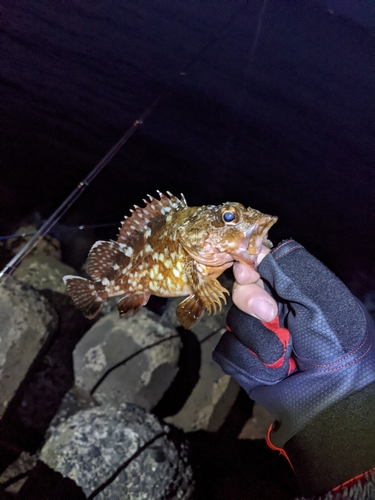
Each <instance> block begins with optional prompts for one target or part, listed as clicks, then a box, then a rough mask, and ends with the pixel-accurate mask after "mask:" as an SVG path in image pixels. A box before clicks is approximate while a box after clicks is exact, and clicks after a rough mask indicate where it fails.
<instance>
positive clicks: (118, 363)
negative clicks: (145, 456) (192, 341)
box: [73, 308, 180, 410]
mask: <svg viewBox="0 0 375 500" xmlns="http://www.w3.org/2000/svg"><path fill="white" fill-rule="evenodd" d="M170 337H171V338H170ZM155 343H156V344H157V345H154V346H153V347H151V348H150V349H147V348H146V347H147V346H151V345H152V344H155ZM144 348H146V349H144ZM142 349H144V350H143V351H142V352H139V353H138V354H135V353H137V351H140V350H142ZM179 353H180V339H179V336H178V334H177V332H176V330H175V329H174V328H172V327H171V326H170V324H168V323H167V322H166V321H164V320H161V319H160V318H159V317H158V316H157V315H156V314H154V313H152V312H151V311H148V310H147V309H146V308H142V309H141V310H140V311H139V312H138V313H137V314H136V315H135V316H133V317H131V318H128V319H121V318H120V317H119V314H118V312H117V311H114V312H112V313H110V314H108V315H106V316H104V317H103V318H101V319H100V320H99V321H98V322H97V323H95V325H94V326H92V328H91V329H90V330H89V331H88V332H87V333H86V335H85V336H84V337H83V338H82V339H81V340H80V342H79V343H78V344H77V346H76V348H75V350H74V353H73V360H74V372H75V380H76V385H77V386H78V387H80V388H82V389H83V390H86V391H88V392H90V391H92V392H93V395H94V397H95V399H96V400H97V401H99V402H100V403H103V402H112V403H113V404H118V403H120V402H131V403H135V404H137V405H139V406H142V407H143V408H145V409H146V410H150V409H151V408H152V407H153V406H155V405H156V404H157V403H158V401H159V400H160V399H161V397H162V396H163V394H164V392H165V391H166V389H167V388H168V387H169V386H170V384H171V382H172V381H173V379H174V377H175V375H176V373H177V371H178V368H177V364H178V359H179ZM133 355H134V357H133ZM129 357H130V358H129ZM102 378H103V380H102ZM97 384H99V385H97ZM93 389H94V390H93Z"/></svg>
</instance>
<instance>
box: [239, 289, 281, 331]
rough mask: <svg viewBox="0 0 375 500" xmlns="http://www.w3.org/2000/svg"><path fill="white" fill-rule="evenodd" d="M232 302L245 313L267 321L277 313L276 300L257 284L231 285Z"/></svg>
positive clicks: (272, 318)
mask: <svg viewBox="0 0 375 500" xmlns="http://www.w3.org/2000/svg"><path fill="white" fill-rule="evenodd" d="M232 299H233V302H234V304H235V305H236V306H237V307H238V309H240V310H241V311H243V312H244V313H246V314H250V315H251V316H254V317H255V318H257V319H260V320H261V321H265V322H267V323H268V322H269V321H272V320H274V319H275V317H276V315H277V304H276V301H275V300H274V299H273V298H272V297H271V296H270V295H269V294H268V293H267V292H266V291H265V290H264V289H263V288H262V287H261V286H259V284H256V283H250V284H247V285H239V284H238V283H235V284H234V285H233V293H232Z"/></svg>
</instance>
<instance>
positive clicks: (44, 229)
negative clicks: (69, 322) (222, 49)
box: [0, 0, 267, 284]
mask: <svg viewBox="0 0 375 500" xmlns="http://www.w3.org/2000/svg"><path fill="white" fill-rule="evenodd" d="M266 3H267V0H264V2H263V6H262V8H261V10H260V14H259V19H258V26H257V31H256V35H255V38H254V41H253V44H252V56H254V53H255V48H256V46H257V44H258V39H259V34H260V29H261V23H262V18H263V15H264V11H265V7H266ZM242 9H243V5H242V6H241V7H240V8H239V9H237V10H236V12H235V13H234V14H233V15H232V16H231V17H230V18H229V20H228V21H227V22H226V23H224V25H223V26H222V27H221V28H220V29H219V30H218V31H217V32H216V33H215V34H214V36H213V37H212V38H211V39H210V40H209V41H208V42H207V43H206V44H204V46H203V47H202V49H201V50H200V51H199V52H198V53H197V54H195V55H194V56H192V58H191V59H190V62H189V63H188V64H187V66H186V67H185V71H180V73H179V75H180V76H185V75H186V74H187V72H186V70H187V69H188V68H189V67H191V65H192V64H193V63H195V62H196V61H197V60H199V58H200V57H201V55H202V54H203V53H204V52H205V51H206V50H207V48H208V47H210V46H211V45H212V43H213V42H214V41H215V40H216V39H217V38H218V36H219V35H220V34H221V33H222V32H223V31H224V30H225V29H226V28H227V27H228V26H230V25H231V23H232V22H233V20H234V19H235V18H236V17H237V15H238V14H239V12H240V11H241V10H242ZM167 80H168V78H167ZM169 91H170V90H169V86H168V87H167V89H166V90H164V91H163V92H162V93H161V94H160V95H159V96H158V97H157V98H156V99H155V100H154V101H153V103H152V104H151V105H150V106H149V107H148V108H147V109H146V111H145V112H144V113H143V114H142V115H141V116H140V117H139V118H138V119H136V120H135V121H134V122H133V124H132V126H131V127H130V128H129V129H128V130H127V131H126V132H125V134H124V135H123V136H122V137H121V138H120V140H119V141H118V142H117V143H116V144H115V145H114V146H113V147H112V148H111V149H110V150H109V151H108V153H107V154H106V155H105V156H104V157H103V158H102V159H101V160H100V161H99V163H97V165H95V167H94V168H93V169H92V170H91V171H90V173H89V174H88V175H87V176H86V177H85V178H84V179H83V180H82V181H81V182H79V183H78V185H77V186H76V187H75V189H74V190H73V191H72V192H71V193H70V195H69V196H68V197H67V198H66V199H65V200H64V201H63V203H61V205H60V206H59V207H58V208H57V209H56V210H55V211H54V212H53V214H52V215H51V216H50V217H49V218H48V219H47V220H46V221H45V222H44V223H43V224H42V226H41V227H40V228H39V229H38V230H37V232H36V233H35V234H34V235H33V236H32V237H31V238H30V240H29V241H28V242H27V243H26V244H25V245H24V246H23V247H22V248H21V249H20V251H19V252H18V253H17V254H16V255H15V256H14V257H13V258H12V259H11V260H10V261H9V262H8V264H6V266H5V267H4V268H3V269H2V270H1V271H0V284H1V282H2V281H3V280H4V279H5V278H6V277H7V276H9V275H11V274H12V273H13V272H14V271H15V270H16V268H17V265H18V264H20V262H21V261H22V260H23V259H24V258H25V257H26V255H27V254H28V253H29V252H31V250H32V249H33V248H34V247H35V246H36V245H37V244H38V243H39V242H40V240H41V239H42V238H43V236H45V235H46V234H47V233H48V232H49V231H50V230H51V228H52V227H53V226H54V225H55V224H56V223H57V222H58V221H59V220H60V219H61V217H62V216H63V215H64V214H65V213H66V212H67V210H68V209H69V208H70V207H71V206H72V204H73V203H74V202H75V201H76V200H77V199H78V198H79V196H81V194H82V193H83V191H85V190H86V188H87V187H88V186H89V185H90V183H91V182H92V181H93V180H94V179H95V177H96V176H97V175H98V174H99V173H100V172H101V171H102V170H103V168H104V167H105V166H106V165H107V164H108V163H109V162H110V160H111V159H112V158H113V157H114V156H115V155H116V154H117V153H118V151H119V150H120V149H121V148H122V146H123V145H124V144H125V143H126V142H127V141H128V140H129V139H130V137H131V136H132V135H133V134H134V133H135V131H136V130H137V129H138V128H139V126H141V125H143V123H144V120H145V119H146V118H147V117H148V116H149V115H150V114H151V113H152V111H153V110H154V108H155V107H156V106H157V105H158V104H159V103H160V101H161V100H162V98H163V97H164V96H165V95H166V94H168V92H169Z"/></svg>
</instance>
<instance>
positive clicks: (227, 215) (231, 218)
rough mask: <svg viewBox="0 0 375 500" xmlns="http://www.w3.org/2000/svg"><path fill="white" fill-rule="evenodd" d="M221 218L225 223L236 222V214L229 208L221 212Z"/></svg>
mask: <svg viewBox="0 0 375 500" xmlns="http://www.w3.org/2000/svg"><path fill="white" fill-rule="evenodd" d="M221 219H222V221H223V222H225V224H236V223H237V222H238V216H237V214H236V213H235V212H233V211H231V210H226V211H225V212H223V213H222V214H221Z"/></svg>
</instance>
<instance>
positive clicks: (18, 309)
mask: <svg viewBox="0 0 375 500" xmlns="http://www.w3.org/2000/svg"><path fill="white" fill-rule="evenodd" d="M0 325H1V329H0V345H1V349H0V417H1V416H2V415H3V414H4V412H5V410H6V408H7V406H8V404H9V403H10V401H11V400H12V399H13V397H14V395H15V393H16V391H17V390H18V388H19V387H20V385H21V383H22V381H23V379H24V377H25V376H26V374H27V373H28V371H29V369H30V367H31V365H32V364H33V363H34V362H35V359H36V358H37V357H38V356H39V355H40V354H41V353H42V351H43V348H44V347H45V346H46V343H47V340H48V339H49V336H50V334H52V333H53V332H54V331H55V330H56V329H57V325H58V320H57V315H56V312H55V311H54V309H53V308H52V306H51V305H50V304H49V302H48V301H47V299H45V298H44V297H42V296H41V295H40V294H39V293H38V292H37V291H36V290H34V289H33V288H32V287H31V286H29V285H27V284H26V283H22V282H21V281H18V280H17V279H15V278H13V277H12V276H7V277H6V279H5V281H4V283H3V284H2V286H1V287H0Z"/></svg>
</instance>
